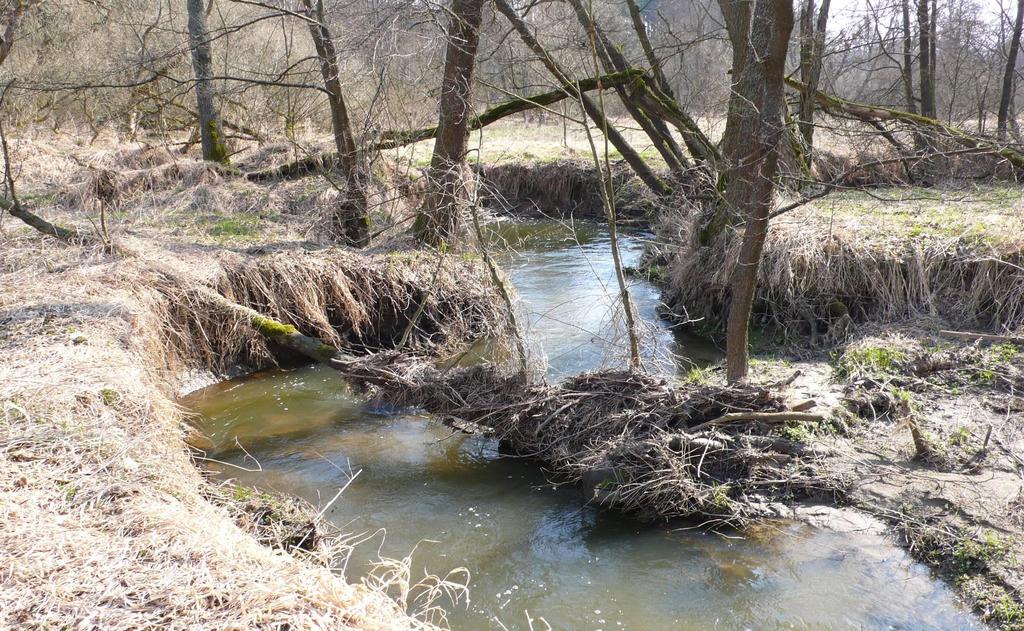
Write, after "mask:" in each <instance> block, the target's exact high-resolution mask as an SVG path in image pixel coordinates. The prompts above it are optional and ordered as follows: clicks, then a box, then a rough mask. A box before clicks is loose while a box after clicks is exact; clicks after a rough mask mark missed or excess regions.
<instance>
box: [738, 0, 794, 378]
mask: <svg viewBox="0 0 1024 631" xmlns="http://www.w3.org/2000/svg"><path fill="white" fill-rule="evenodd" d="M720 3H721V4H723V5H729V4H730V0H720ZM733 7H735V4H732V5H731V6H723V13H724V14H725V15H726V16H727V17H728V16H729V15H730V11H729V9H732V8H733ZM733 15H735V13H733ZM741 19H742V21H743V22H744V23H745V24H747V25H748V28H749V30H743V29H737V28H732V27H730V29H729V36H730V39H731V40H732V45H733V47H734V48H738V47H742V50H743V51H744V57H745V59H744V61H743V63H742V70H741V72H740V73H739V74H738V75H734V83H733V85H732V96H731V97H730V104H729V116H730V120H729V121H728V122H727V126H728V127H731V128H732V133H733V134H734V136H733V137H734V138H736V139H739V138H742V139H743V140H744V142H743V143H738V142H734V143H731V144H730V145H729V147H728V152H727V153H726V154H725V156H724V158H725V162H726V169H727V170H728V173H727V177H728V180H727V181H728V187H727V188H726V190H725V194H724V203H725V205H726V206H727V207H728V209H729V211H730V212H729V214H730V215H732V216H738V217H741V218H743V220H744V222H745V229H744V232H743V241H742V243H741V245H740V252H739V258H738V260H737V261H736V267H735V268H734V269H733V272H732V278H731V280H730V306H729V318H728V323H727V329H726V377H727V379H728V381H729V382H730V383H735V382H738V381H742V380H744V379H746V376H747V370H748V364H749V355H748V348H747V345H748V329H749V325H750V315H751V311H752V308H753V303H754V291H755V289H756V286H757V275H758V269H759V267H760V265H761V253H762V251H763V249H764V241H765V237H766V236H767V233H768V218H769V215H770V213H771V209H772V197H773V193H774V187H775V175H776V171H777V170H778V159H779V142H780V141H781V139H782V138H783V136H784V134H785V129H786V128H785V123H784V122H783V112H784V111H785V107H786V101H785V96H784V83H783V78H784V76H785V63H786V50H787V48H788V46H789V36H790V33H791V32H792V30H793V3H792V0H757V2H756V4H755V5H754V7H753V9H752V11H751V13H750V14H749V15H748V16H747V18H746V19H743V18H742V17H741ZM735 57H736V55H735V53H734V58H735Z"/></svg>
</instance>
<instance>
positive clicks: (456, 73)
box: [415, 0, 484, 246]
mask: <svg viewBox="0 0 1024 631" xmlns="http://www.w3.org/2000/svg"><path fill="white" fill-rule="evenodd" d="M483 5H484V3H483V0H454V2H453V3H452V12H451V21H450V22H449V24H448V45H447V48H446V49H445V56H444V76H443V77H442V79H441V99H440V106H439V112H438V122H437V136H436V138H437V140H436V141H435V142H434V154H433V156H432V157H431V159H430V172H429V183H428V186H429V187H430V188H429V192H428V194H427V196H426V202H425V204H424V207H423V208H422V209H421V210H420V214H419V217H417V219H416V226H415V232H416V235H417V237H418V238H419V239H420V240H421V241H423V242H425V243H429V244H431V245H434V246H441V245H446V244H451V243H453V242H454V241H455V240H456V239H457V237H458V234H459V231H460V226H461V223H462V221H461V217H462V212H463V209H464V208H465V207H466V204H467V203H471V202H472V200H471V197H472V192H471V189H470V187H471V186H472V184H473V182H472V180H473V176H472V173H471V172H470V171H469V166H468V165H467V164H466V152H467V150H468V143H469V126H470V124H471V122H472V118H473V117H472V114H473V81H474V79H473V74H474V70H475V68H476V49H477V45H478V44H479V41H480V22H481V20H482V19H483Z"/></svg>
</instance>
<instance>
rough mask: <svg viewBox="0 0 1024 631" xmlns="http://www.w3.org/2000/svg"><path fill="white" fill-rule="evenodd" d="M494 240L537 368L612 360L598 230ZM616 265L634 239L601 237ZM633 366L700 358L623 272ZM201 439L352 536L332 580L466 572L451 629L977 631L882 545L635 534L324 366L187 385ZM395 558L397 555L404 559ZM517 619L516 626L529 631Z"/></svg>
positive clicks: (748, 534)
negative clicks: (638, 345)
mask: <svg viewBox="0 0 1024 631" xmlns="http://www.w3.org/2000/svg"><path fill="white" fill-rule="evenodd" d="M492 230H493V232H494V236H495V240H496V242H497V241H500V242H502V243H507V244H508V245H509V246H510V248H511V249H512V250H514V252H512V253H509V254H503V255H502V256H501V257H499V258H501V260H502V263H503V265H504V266H505V269H506V270H508V271H509V274H510V277H511V280H512V282H513V284H514V285H515V287H516V289H517V290H518V292H519V294H520V296H521V298H522V301H523V303H524V308H525V312H526V314H527V319H528V322H527V323H526V329H527V332H528V339H529V341H530V344H531V347H532V348H533V350H534V351H535V352H537V353H543V354H544V355H545V356H546V357H547V360H548V376H549V379H551V380H557V379H559V378H560V377H564V376H565V375H568V374H572V373H576V372H580V371H583V370H593V369H596V368H600V367H615V366H623V365H625V361H626V357H627V354H626V347H627V344H626V340H625V335H624V329H623V325H622V323H621V321H620V319H619V318H618V316H617V315H616V312H617V311H618V309H617V307H616V305H617V288H616V284H615V277H614V269H613V267H612V262H611V257H610V254H609V253H610V241H609V238H608V234H607V232H606V231H605V230H604V229H603V228H601V227H598V226H593V225H577V226H575V230H570V229H569V228H567V227H566V226H563V225H561V224H559V223H556V222H549V221H544V222H528V223H503V224H498V226H497V227H496V228H492ZM620 245H621V248H622V250H623V257H624V263H625V264H626V265H634V264H635V263H636V261H637V260H638V258H639V256H640V253H641V251H642V249H643V235H642V234H631V235H627V236H625V237H622V238H621V239H620ZM630 283H631V295H632V297H633V300H634V301H635V303H636V307H637V311H638V313H639V315H640V317H641V319H642V320H643V329H644V331H643V345H642V348H643V356H644V361H645V365H646V366H647V368H648V369H649V370H652V371H656V372H667V373H671V372H676V371H679V370H682V371H685V370H688V369H689V368H690V367H691V366H692V365H694V364H695V365H702V364H706V363H708V362H710V361H714V360H715V359H717V358H718V357H719V356H720V354H719V351H718V349H716V348H714V346H712V345H710V344H709V343H707V342H705V341H702V340H700V339H697V338H692V337H687V336H685V335H682V334H679V333H677V332H673V331H672V330H671V329H670V327H669V326H668V325H667V324H666V323H665V322H663V321H661V320H659V319H658V318H657V315H656V308H657V305H658V290H657V288H656V287H654V286H653V285H651V284H649V283H646V282H643V281H640V280H636V279H631V280H630ZM184 404H185V405H187V406H189V407H191V408H192V409H193V410H195V411H196V412H198V413H199V414H200V416H201V418H202V429H203V430H204V431H205V432H206V434H207V435H208V437H209V438H210V440H211V441H212V442H213V444H214V445H215V447H214V448H213V450H211V452H210V453H209V454H208V456H209V458H211V459H214V460H217V461H219V462H210V463H209V469H210V470H212V471H213V472H215V474H216V475H217V476H218V477H221V478H224V479H227V478H231V479H234V480H235V481H237V483H238V484H240V485H242V486H252V487H256V488H260V489H268V490H274V491H278V492H282V493H287V494H292V495H297V496H301V497H304V498H306V499H308V500H309V501H310V502H312V503H313V504H314V505H317V506H325V505H326V504H327V503H328V502H329V501H330V500H331V499H332V498H334V496H335V494H336V493H337V491H338V489H339V488H341V487H342V486H344V485H345V484H346V482H347V481H349V479H350V478H351V476H352V475H353V474H355V473H356V472H358V476H357V477H356V478H355V479H354V480H352V481H351V484H350V485H349V486H348V488H347V489H346V490H345V492H344V493H343V494H342V495H341V496H340V498H338V499H337V501H335V502H334V503H333V504H331V505H330V507H329V509H328V510H327V511H326V513H325V515H326V517H327V518H328V519H330V520H332V521H333V522H334V523H336V524H337V525H338V526H340V527H341V528H342V529H343V530H344V531H346V532H351V533H355V534H359V535H362V537H361V538H363V539H365V541H364V542H363V543H361V544H360V545H359V546H357V547H356V549H355V551H354V553H353V555H352V557H351V558H350V559H349V561H348V565H347V569H346V576H347V578H348V579H349V580H358V579H359V578H360V577H361V576H363V575H365V573H366V572H367V568H368V567H369V566H370V564H371V563H372V561H373V560H374V559H375V558H377V557H378V555H383V556H385V557H391V558H403V557H405V556H407V555H409V554H410V553H412V566H413V570H412V574H413V579H414V580H418V579H419V578H421V577H422V576H423V575H424V573H425V572H430V573H434V574H440V575H444V574H445V573H446V572H447V571H449V570H451V569H454V568H457V567H465V568H467V569H468V570H469V571H470V573H471V579H470V591H469V601H468V603H467V602H466V600H465V598H463V599H462V601H461V602H460V603H459V604H458V605H455V606H450V605H449V607H448V609H449V623H450V625H451V628H452V629H456V630H477V629H502V628H507V629H531V628H532V629H536V630H538V631H539V630H541V629H545V628H546V627H545V625H544V623H543V622H540V621H539V619H541V618H542V619H543V620H544V621H546V622H547V623H548V624H549V625H550V626H551V627H552V628H554V629H573V630H576V629H589V630H597V629H600V630H604V631H608V630H612V629H641V630H643V629H679V630H691V629H692V630H698V629H879V630H880V629H914V630H919V629H981V628H982V627H981V625H980V624H979V623H978V622H977V621H976V620H975V618H974V617H973V616H972V615H970V614H969V613H966V612H964V611H963V610H962V609H961V608H960V607H959V605H958V604H957V602H956V599H955V596H954V594H953V593H952V591H951V590H950V589H949V588H947V587H946V586H945V585H944V584H943V583H941V582H940V581H938V580H936V579H934V578H933V577H932V576H931V575H930V574H929V571H928V570H927V568H925V567H924V566H922V565H920V564H918V563H916V562H914V561H913V560H912V559H910V558H909V557H908V556H907V555H906V554H905V553H904V552H903V551H902V550H901V549H899V548H897V547H896V546H894V545H893V544H892V543H890V542H888V541H886V540H885V539H884V538H882V537H879V536H876V535H869V534H857V533H853V534H851V533H837V532H832V531H828V530H821V529H817V528H814V527H811V526H808V525H806V524H803V523H796V522H786V521H780V522H776V523H771V524H767V525H763V526H759V527H757V528H751V529H748V530H745V531H743V532H741V533H733V534H732V535H728V536H727V535H723V534H709V533H704V532H700V531H698V530H694V529H692V528H688V527H687V526H688V525H687V524H662V525H650V524H642V523H639V522H636V521H633V520H631V519H629V518H626V517H622V516H617V515H614V514H610V513H604V512H601V511H598V510H597V509H595V508H593V507H590V506H585V505H583V504H582V503H581V500H580V494H579V492H578V491H577V490H576V489H574V488H571V487H555V486H553V485H552V484H550V483H549V482H548V481H547V480H546V478H545V477H544V475H543V472H542V471H541V470H540V468H539V467H538V465H537V463H535V462H531V461H528V460H523V459H516V458H510V457H504V456H502V455H501V454H499V452H498V448H497V444H496V442H495V441H493V440H491V439H487V438H484V437H481V436H468V435H464V434H453V433H452V432H451V430H449V429H448V428H446V427H444V426H442V425H441V424H439V423H437V422H434V421H432V420H430V419H429V418H428V417H425V416H422V415H415V414H408V413H404V412H402V413H396V412H395V411H393V410H387V409H380V408H373V407H371V406H368V405H367V404H366V403H365V401H364V400H362V399H360V398H359V397H358V396H356V395H355V394H353V392H352V391H351V390H350V389H349V388H348V386H347V385H346V384H345V383H344V382H343V381H342V380H341V379H339V377H338V375H337V373H335V372H334V371H332V370H330V369H328V368H324V367H320V366H312V367H305V368H298V369H293V370H272V371H265V372H261V373H257V374H254V375H251V376H248V377H245V378H241V379H236V380H232V381H228V382H224V383H220V384H217V385H214V386H211V387H209V388H206V389H204V390H201V391H198V392H196V393H193V394H191V395H189V396H188V397H187V398H186V399H185V401H184ZM413 551H414V552H413ZM531 619H532V620H533V622H532V626H531V622H530V621H531Z"/></svg>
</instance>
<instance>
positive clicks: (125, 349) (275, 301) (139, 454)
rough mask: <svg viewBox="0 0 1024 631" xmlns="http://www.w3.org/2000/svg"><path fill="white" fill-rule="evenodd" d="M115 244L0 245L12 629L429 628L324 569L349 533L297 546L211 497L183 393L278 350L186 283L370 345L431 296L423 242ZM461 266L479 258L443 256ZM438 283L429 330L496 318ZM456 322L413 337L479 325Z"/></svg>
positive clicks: (3, 616)
mask: <svg viewBox="0 0 1024 631" xmlns="http://www.w3.org/2000/svg"><path fill="white" fill-rule="evenodd" d="M123 245H124V246H125V249H126V250H128V251H129V252H131V255H130V256H129V257H128V258H126V259H114V258H111V257H108V256H106V255H103V254H102V253H101V252H99V251H89V250H85V249H81V248H67V247H61V246H58V245H54V244H51V243H49V242H47V241H44V240H41V239H40V238H39V237H38V236H36V235H34V234H27V233H26V232H24V231H21V230H15V231H14V232H12V233H10V234H8V235H6V236H5V237H4V243H3V245H2V248H0V252H2V254H0V271H2V276H0V287H2V292H0V353H2V354H3V357H4V361H3V362H2V364H0V409H2V413H0V428H2V437H0V496H2V497H0V520H2V523H3V528H2V529H0V567H2V568H3V571H2V572H0V583H2V589H0V626H2V627H5V628H51V627H65V626H76V627H77V626H81V627H82V628H104V629H143V628H152V629H157V628H159V629H165V628H180V629H185V628H190V629H191V628H286V627H287V628H325V629H326V628H330V629H338V628H389V629H390V628H420V627H423V626H426V623H425V622H423V621H421V620H420V619H414V618H411V617H409V616H408V615H407V614H408V613H412V611H411V609H412V607H410V611H406V610H405V609H404V608H403V605H401V604H399V603H396V601H395V600H394V599H392V598H390V597H388V595H387V594H385V593H383V591H382V590H381V589H380V588H379V586H376V587H373V586H371V587H365V586H358V585H349V584H346V583H345V582H344V581H343V580H341V579H339V578H338V577H337V576H336V575H335V574H334V573H332V572H331V571H330V569H329V568H328V567H325V566H322V565H318V564H317V563H315V562H312V561H315V560H316V559H321V560H322V559H326V558H329V557H332V556H333V555H334V554H335V553H337V552H343V551H344V546H345V542H344V540H338V539H332V538H331V537H326V538H320V540H319V541H318V543H317V545H318V546H320V547H319V548H318V550H317V551H315V553H303V554H300V555H294V554H288V553H285V552H283V551H280V550H277V551H275V550H273V549H271V548H270V547H267V546H265V545H262V544H261V543H259V542H258V541H257V538H256V537H255V536H254V534H255V533H253V532H251V530H250V531H249V532H247V531H245V530H243V529H240V528H239V526H238V524H239V523H243V525H244V519H241V518H240V513H239V511H238V509H237V507H235V506H233V505H232V504H231V503H230V502H227V503H225V502H223V501H215V502H214V501H211V494H210V488H209V486H208V485H207V482H206V481H205V480H204V479H203V477H202V475H201V474H200V472H199V470H198V469H197V468H196V467H195V466H193V463H192V462H191V459H190V454H189V451H188V449H186V447H185V444H184V437H185V434H186V427H185V423H184V417H183V413H182V411H181V410H180V409H178V408H177V407H176V406H175V404H174V402H173V398H174V396H175V394H176V392H177V388H178V385H179V384H180V382H181V379H182V378H183V377H184V375H185V369H186V368H189V367H192V368H205V369H207V370H210V369H214V370H215V369H217V368H221V367H224V366H227V365H230V364H233V363H235V362H249V361H253V362H256V363H260V362H263V363H266V362H268V361H270V360H271V355H270V353H269V349H268V348H266V346H265V344H264V343H263V342H262V340H257V339H255V336H253V335H252V334H251V332H249V331H247V330H245V327H243V326H242V325H241V323H238V322H232V321H230V320H227V319H225V318H223V317H218V314H216V313H212V312H209V313H202V314H201V315H200V316H198V317H190V316H188V315H186V314H189V313H194V312H193V311H192V310H193V309H199V310H202V309H203V308H204V306H205V305H203V304H201V303H197V302H191V303H189V302H188V300H189V297H190V296H194V293H193V292H191V291H190V289H189V288H190V286H192V285H195V286H198V285H203V286H207V287H218V288H223V289H224V290H225V291H229V292H231V293H232V295H233V297H234V298H236V299H237V300H252V301H253V302H254V305H253V306H257V307H263V308H270V307H273V309H271V310H272V311H273V312H274V314H275V315H277V316H278V317H281V318H282V319H285V320H287V321H290V322H293V323H294V324H297V325H299V326H301V327H308V328H309V329H310V330H311V331H312V330H315V332H316V333H319V334H321V335H324V336H325V337H328V338H329V339H332V340H345V341H351V340H355V341H364V342H370V341H372V340H373V339H374V336H375V332H377V331H386V330H387V327H388V326H389V325H392V326H393V325H394V324H396V323H398V324H400V323H401V321H400V320H397V321H395V322H391V321H389V320H388V314H393V313H403V312H404V311H403V310H404V308H405V307H406V306H407V304H414V302H412V301H416V300H418V299H422V298H423V297H424V293H425V291H426V286H427V285H428V284H429V283H427V282H426V280H425V279H426V278H430V276H426V277H424V276H423V274H424V273H425V272H426V270H431V272H432V270H433V267H432V266H429V265H428V264H427V262H426V260H422V261H421V260H419V259H418V258H417V257H416V256H415V255H409V256H403V257H397V258H396V257H389V256H387V255H377V256H375V257H358V256H356V255H353V254H347V253H332V252H330V251H326V252H301V251H300V252H289V253H282V254H279V255H266V256H261V255H259V254H241V253H237V252H236V253H231V252H223V251H221V252H219V253H218V252H210V251H209V250H208V249H207V248H202V247H195V246H185V245H182V244H175V243H167V244H166V245H167V247H166V248H161V247H158V246H156V245H155V244H154V243H152V242H149V241H146V240H142V239H132V238H124V240H123ZM460 265H461V266H467V265H468V266H470V267H474V266H475V265H476V263H474V262H465V261H460V262H459V263H458V264H457V265H455V264H453V266H452V268H451V269H455V268H456V267H458V266H460ZM461 271H463V272H465V271H466V270H465V269H464V267H463V268H462V270H461ZM478 271H479V270H478ZM453 275H454V272H453ZM442 278H443V279H444V280H443V282H442V283H441V286H439V287H438V288H435V289H434V290H433V292H432V295H431V296H430V297H429V298H428V300H429V307H428V309H427V310H426V311H425V313H426V315H425V317H424V321H425V322H426V323H428V324H429V323H436V322H439V321H441V320H445V321H452V320H456V319H457V318H459V317H465V322H466V323H467V326H469V327H473V326H477V325H478V324H480V323H481V322H482V321H483V320H484V319H486V318H488V317H490V314H491V309H492V307H491V306H486V305H484V306H481V305H476V304H473V303H474V301H476V300H477V299H479V298H481V297H482V296H483V293H482V292H483V290H482V289H481V290H480V292H481V293H474V289H473V288H468V291H467V287H466V285H467V283H466V282H465V280H464V279H463V278H462V277H460V280H459V282H458V283H457V282H455V281H454V280H452V279H450V278H448V277H447V276H443V277H442ZM480 278H481V279H483V278H484V277H483V275H482V272H480ZM481 282H482V283H483V282H485V281H483V280H481ZM481 287H482V285H481ZM453 291H455V292H458V295H453V294H452V293H451V292H453ZM463 298H464V299H463ZM336 302H337V304H335V303H336ZM335 306H336V307H337V309H335ZM388 309H392V311H388ZM382 314H383V315H382ZM454 331H455V332H454V333H451V334H450V335H439V334H437V332H436V331H435V332H427V333H424V335H423V336H421V338H420V340H421V343H422V344H423V345H428V344H445V343H448V342H451V343H455V341H456V340H455V337H456V336H457V335H466V334H468V333H469V331H467V330H465V329H459V328H458V327H456V328H455V329H454ZM391 334H393V332H392V333H391ZM332 336H333V337H332ZM445 585H449V584H448V583H445ZM431 590H433V591H431ZM444 591H445V588H441V589H440V591H438V588H437V586H436V585H435V586H433V587H430V588H429V589H427V592H429V594H433V595H438V594H439V593H443V592H444ZM429 594H428V596H429ZM428 600H429V598H428ZM423 602H424V601H422V599H420V600H417V603H416V607H417V608H418V610H419V611H420V612H421V613H423V612H426V613H423V615H425V616H436V615H437V612H436V611H435V610H434V609H432V608H431V606H430V605H428V606H426V607H422V606H421V605H423ZM424 619H425V618H424Z"/></svg>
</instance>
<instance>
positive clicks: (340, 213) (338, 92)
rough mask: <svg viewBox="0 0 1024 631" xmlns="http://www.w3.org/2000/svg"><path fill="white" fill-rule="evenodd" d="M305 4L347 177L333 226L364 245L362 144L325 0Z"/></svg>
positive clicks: (367, 227) (365, 204) (366, 219)
mask: <svg viewBox="0 0 1024 631" xmlns="http://www.w3.org/2000/svg"><path fill="white" fill-rule="evenodd" d="M302 4H303V7H304V8H305V11H306V17H308V18H309V19H310V22H309V32H310V35H311V36H312V38H313V46H314V47H315V48H316V54H317V57H318V58H319V61H320V74H321V75H322V76H323V79H324V89H325V90H326V92H327V103H328V105H329V106H330V109H331V130H332V131H333V133H334V146H335V149H337V151H338V165H339V166H340V167H341V172H342V174H343V176H344V178H345V188H344V190H343V191H341V192H340V193H341V194H340V197H339V199H338V202H337V206H336V208H335V211H334V227H333V230H334V232H335V234H336V235H337V236H339V237H341V238H342V239H343V240H344V241H345V242H346V243H347V244H349V245H353V246H356V247H362V246H365V245H367V244H368V243H369V242H370V216H369V214H368V210H369V200H368V199H367V193H366V181H365V179H366V178H365V176H364V174H363V168H362V163H361V160H360V157H359V147H358V146H357V145H356V141H355V136H354V135H353V134H352V124H351V123H350V122H349V118H348V107H347V106H346V105H345V95H344V93H343V92H342V89H341V78H340V76H339V71H338V52H337V51H336V50H335V48H334V38H332V37H331V31H330V29H329V28H328V26H327V23H326V18H325V16H324V4H323V0H317V1H316V5H315V6H314V5H313V0H302Z"/></svg>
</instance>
